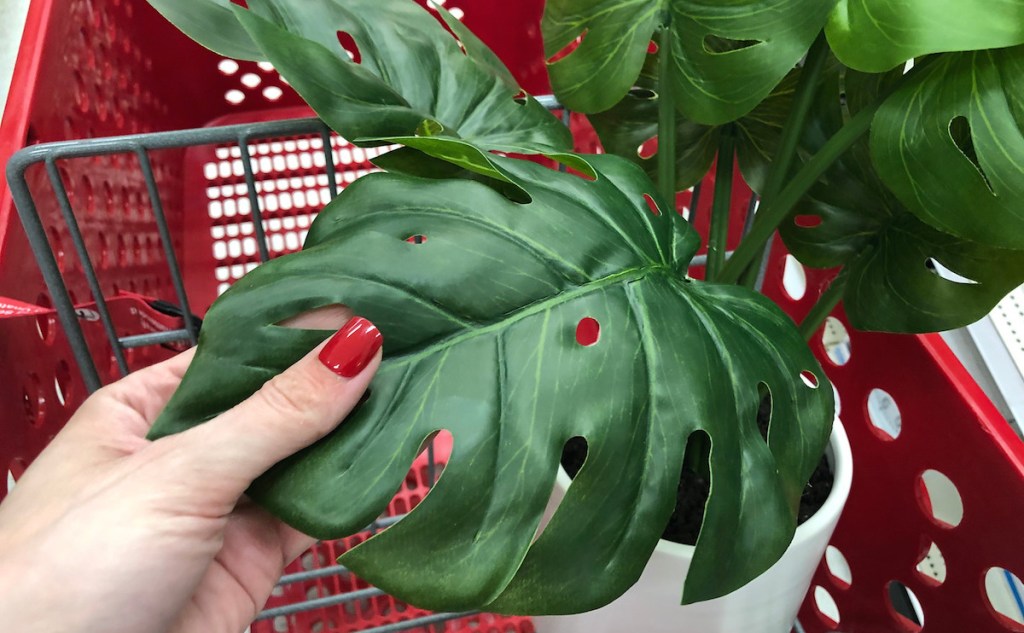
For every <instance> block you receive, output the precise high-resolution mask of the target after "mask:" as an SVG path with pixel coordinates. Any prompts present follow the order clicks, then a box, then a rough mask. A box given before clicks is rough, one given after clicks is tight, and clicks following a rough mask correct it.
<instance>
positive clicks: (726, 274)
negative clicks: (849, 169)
mask: <svg viewBox="0 0 1024 633" xmlns="http://www.w3.org/2000/svg"><path fill="white" fill-rule="evenodd" d="M882 101H884V100H883V99H879V100H878V101H877V102H876V103H875V104H874V105H872V106H870V107H868V108H865V109H863V110H861V111H860V112H859V113H857V116H855V117H853V118H852V119H850V121H849V122H848V123H847V124H846V125H844V126H843V127H842V129H840V130H839V131H838V132H836V134H835V135H834V136H833V137H832V138H830V139H829V140H828V142H827V143H825V145H823V146H822V148H821V150H820V151H818V153H817V154H815V155H814V158H812V159H811V160H809V161H808V162H807V163H806V164H805V165H804V166H803V167H802V168H801V169H800V171H798V172H797V173H796V175H795V176H794V177H793V179H792V180H791V181H790V182H789V184H788V185H787V186H786V187H785V188H784V189H783V190H782V191H781V192H780V193H779V195H778V197H777V198H775V200H773V201H770V202H767V203H762V205H761V210H760V212H759V213H758V214H757V218H756V219H755V220H754V226H753V228H752V229H751V230H750V234H749V235H747V239H745V240H743V243H742V244H740V246H739V248H737V249H736V252H735V253H733V255H732V257H731V258H730V259H729V262H728V264H726V266H725V269H724V270H722V275H721V278H720V279H719V280H718V281H721V282H722V283H727V284H734V283H736V282H737V280H738V279H739V277H740V274H741V273H742V272H743V271H744V270H746V268H747V266H749V265H750V263H751V262H753V261H754V258H755V257H757V256H758V255H759V254H760V253H761V249H762V248H763V247H764V246H765V244H767V243H768V240H769V239H771V237H772V235H774V234H775V230H776V229H778V228H779V225H781V224H782V223H783V221H785V219H786V218H787V217H789V213H790V212H791V211H792V210H793V207H795V206H796V205H797V203H798V202H800V200H801V199H802V198H803V197H804V196H805V195H806V194H807V192H808V191H810V190H811V188H812V187H813V186H814V185H815V184H816V183H817V182H818V179H819V178H821V176H822V175H824V173H825V172H826V171H828V169H829V167H831V166H832V165H833V164H834V163H835V162H836V161H837V160H839V158H840V157H841V156H842V155H843V154H845V153H846V151H847V150H849V149H850V148H851V147H852V146H853V145H854V143H856V142H857V141H858V140H860V138H861V137H862V136H864V135H865V134H867V133H868V131H869V130H870V129H871V121H872V120H874V118H875V113H876V112H877V111H878V108H880V107H881V105H882Z"/></svg>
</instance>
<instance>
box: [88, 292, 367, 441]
mask: <svg viewBox="0 0 1024 633" xmlns="http://www.w3.org/2000/svg"><path fill="white" fill-rule="evenodd" d="M350 318H352V311H351V310H350V309H349V308H347V307H345V306H337V305H335V306H326V307H323V308H318V309H316V310H312V311H310V312H306V313H304V314H301V315H299V316H296V317H293V318H291V319H288V320H287V321H285V322H283V323H282V324H281V325H282V326H284V327H292V328H306V329H326V330H334V329H336V328H337V327H338V325H339V324H341V323H345V322H346V321H348V320H349V319H350ZM195 354H196V348H194V347H193V348H191V349H189V350H187V351H185V352H182V353H181V354H178V355H176V356H174V357H173V358H170V359H168V360H165V361H163V362H160V363H157V364H155V365H150V366H149V367H146V368H144V369H140V370H138V371H136V372H134V373H131V374H129V375H128V376H126V377H124V378H122V379H121V380H119V381H117V382H115V383H113V384H112V385H110V386H108V387H107V388H106V389H104V390H102V391H101V395H100V398H99V399H103V398H105V397H110V398H113V399H114V400H115V401H117V402H118V403H121V404H124V405H125V406H127V407H129V408H130V409H131V410H133V411H136V412H138V413H139V414H140V415H141V417H142V420H143V421H144V422H145V425H144V426H145V428H144V429H143V431H144V432H146V431H148V430H149V427H151V426H152V425H153V422H154V421H155V420H156V418H157V416H158V415H160V412H161V411H163V409H164V407H165V406H167V402H168V401H169V400H170V399H171V396H172V395H174V392H175V390H177V388H178V385H180V384H181V380H182V378H183V377H184V376H185V372H186V371H188V368H189V365H190V364H191V363H192V359H193V358H194V357H195ZM104 406H107V405H106V404H105V405H104ZM91 417H93V418H96V417H99V416H91Z"/></svg>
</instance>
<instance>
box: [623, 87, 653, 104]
mask: <svg viewBox="0 0 1024 633" xmlns="http://www.w3.org/2000/svg"><path fill="white" fill-rule="evenodd" d="M629 96H630V97H633V98H634V99H637V100H640V101H654V100H655V99H657V98H658V93H657V92H654V91H653V90H651V89H649V88H641V87H639V86H633V87H632V88H630V89H629Z"/></svg>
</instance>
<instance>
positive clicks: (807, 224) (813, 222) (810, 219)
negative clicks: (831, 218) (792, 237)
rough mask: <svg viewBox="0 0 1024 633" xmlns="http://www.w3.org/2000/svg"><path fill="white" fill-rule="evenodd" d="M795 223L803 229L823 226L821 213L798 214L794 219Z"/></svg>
mask: <svg viewBox="0 0 1024 633" xmlns="http://www.w3.org/2000/svg"><path fill="white" fill-rule="evenodd" d="M793 223H794V224H796V225H797V226H799V227H800V228H802V229H813V228H815V227H818V226H821V216H820V215H810V214H807V215H798V216H796V217H795V218H794V219H793Z"/></svg>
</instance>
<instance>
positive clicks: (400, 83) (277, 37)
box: [169, 0, 572, 178]
mask: <svg viewBox="0 0 1024 633" xmlns="http://www.w3.org/2000/svg"><path fill="white" fill-rule="evenodd" d="M211 1H212V0H187V1H185V2H182V3H181V8H180V9H181V11H179V12H182V11H184V8H185V7H186V6H188V7H191V8H193V9H198V8H200V7H205V6H206V5H207V4H209V3H210V2H211ZM225 2H226V0H225ZM248 6H249V10H246V9H243V8H242V7H239V6H237V5H233V6H232V11H233V13H234V16H235V24H234V27H237V28H242V29H243V30H244V31H245V32H247V33H248V36H249V37H250V38H251V40H252V42H254V43H255V46H257V47H258V48H259V50H260V51H261V52H262V58H263V59H266V60H269V61H270V62H271V63H272V64H273V65H274V68H275V69H277V71H278V72H279V73H281V76H282V77H283V78H284V79H285V80H287V81H288V83H289V84H290V85H291V86H292V87H293V88H295V90H296V91H297V92H298V93H299V95H300V96H302V98H303V99H304V100H305V101H306V102H307V103H308V104H309V105H310V107H312V108H313V110H314V111H315V112H316V113H317V114H318V115H319V116H320V118H322V119H323V120H324V122H326V123H327V124H328V125H329V126H331V128H333V129H334V130H335V131H337V132H338V133H339V134H341V135H342V136H344V137H345V138H346V139H348V140H350V141H352V142H353V143H356V144H357V145H387V144H392V143H402V144H404V145H407V146H410V147H415V148H416V149H418V150H420V151H423V152H425V153H427V154H429V155H431V156H435V157H438V158H441V159H443V160H448V161H451V162H453V163H455V164H458V165H460V166H463V167H465V168H468V169H471V170H473V171H476V172H479V173H482V174H485V175H488V176H490V177H494V178H500V174H498V173H497V172H496V170H495V169H494V166H493V163H492V162H491V160H490V156H491V155H490V153H489V152H491V151H498V152H505V153H514V154H545V155H552V156H554V157H556V159H557V156H556V155H558V154H560V153H562V152H566V151H570V150H571V149H572V135H571V134H570V132H569V131H568V130H567V129H566V128H565V126H563V125H562V124H561V122H560V121H559V120H558V119H557V118H555V117H554V116H552V115H551V113H549V112H548V111H547V109H546V108H545V107H544V106H542V105H541V104H540V103H538V102H537V100H536V99H534V98H532V97H530V96H528V95H523V94H520V89H519V87H518V86H516V84H515V81H514V80H513V79H512V76H511V74H510V73H509V71H508V69H507V68H505V66H504V65H503V64H502V63H501V61H500V60H499V59H498V58H497V56H495V55H494V53H493V52H491V51H490V50H489V49H488V48H487V47H486V46H485V45H484V44H483V42H481V41H480V40H479V39H478V38H477V37H476V36H475V35H473V34H472V32H471V31H470V30H469V29H467V28H465V27H463V26H462V25H461V24H459V23H458V21H457V20H455V19H454V18H452V17H451V16H450V15H447V14H446V13H445V11H444V9H443V8H440V9H438V11H440V16H439V17H441V18H442V19H443V20H444V21H445V22H447V23H448V24H449V25H450V27H451V29H452V31H453V32H454V33H455V34H456V35H457V38H456V37H455V36H453V35H452V33H449V32H448V31H447V30H446V29H445V27H444V25H443V24H442V23H441V22H440V21H439V20H438V19H437V17H435V16H434V15H431V13H430V12H429V11H427V10H426V9H424V8H422V7H420V6H419V5H418V4H416V3H415V2H413V1H412V0H252V1H251V2H249V3H248ZM176 16H177V13H175V14H169V17H172V18H173V17H176ZM385 16H386V17H385ZM172 21H174V22H175V24H177V25H178V26H179V27H180V28H182V29H183V30H185V29H186V27H191V26H192V24H191V22H189V21H186V20H184V19H183V18H182V19H178V20H172ZM220 28H221V27H219V26H217V24H215V23H210V24H209V25H208V29H209V32H208V33H207V32H203V33H197V32H196V31H195V29H192V30H187V31H186V32H187V33H188V34H189V35H191V36H192V37H195V38H196V39H198V40H199V41H200V42H202V43H205V44H207V45H208V46H209V45H210V42H217V41H219V40H218V39H217V38H218V37H220V36H219V31H220ZM342 41H345V42H346V44H345V45H343V44H342ZM345 46H347V48H346V47H345Z"/></svg>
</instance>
